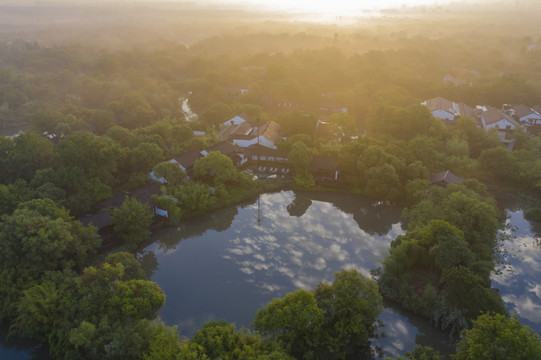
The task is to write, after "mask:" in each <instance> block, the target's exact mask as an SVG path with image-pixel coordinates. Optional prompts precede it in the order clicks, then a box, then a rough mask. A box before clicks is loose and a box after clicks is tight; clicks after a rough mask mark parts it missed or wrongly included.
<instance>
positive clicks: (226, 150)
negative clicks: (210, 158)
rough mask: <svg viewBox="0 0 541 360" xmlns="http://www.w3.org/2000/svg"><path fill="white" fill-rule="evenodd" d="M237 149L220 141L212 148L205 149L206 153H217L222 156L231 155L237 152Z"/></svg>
mask: <svg viewBox="0 0 541 360" xmlns="http://www.w3.org/2000/svg"><path fill="white" fill-rule="evenodd" d="M237 150H238V148H237V147H236V146H235V145H233V144H231V143H230V142H227V141H222V142H220V143H218V144H216V145H214V146H211V147H209V148H208V149H205V151H206V152H207V153H209V152H211V151H219V152H221V153H222V154H224V155H227V156H229V155H233V154H235V153H236V152H237Z"/></svg>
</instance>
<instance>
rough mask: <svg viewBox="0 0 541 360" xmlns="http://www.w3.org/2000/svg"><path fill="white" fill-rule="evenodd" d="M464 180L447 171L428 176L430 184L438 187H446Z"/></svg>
mask: <svg viewBox="0 0 541 360" xmlns="http://www.w3.org/2000/svg"><path fill="white" fill-rule="evenodd" d="M464 180H466V179H464V178H461V177H460V176H456V175H455V174H453V173H452V172H450V171H449V170H447V171H443V172H439V173H434V174H430V183H431V184H432V185H439V186H446V185H449V184H455V183H459V182H462V181H464Z"/></svg>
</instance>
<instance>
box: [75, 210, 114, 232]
mask: <svg viewBox="0 0 541 360" xmlns="http://www.w3.org/2000/svg"><path fill="white" fill-rule="evenodd" d="M78 220H79V221H80V222H81V223H82V224H83V225H84V226H88V225H90V224H92V225H94V226H95V227H97V228H98V230H101V229H104V228H106V227H108V226H111V225H112V222H111V214H109V211H107V210H105V211H100V212H98V213H95V214H87V215H83V216H81V217H80V218H79V219H78Z"/></svg>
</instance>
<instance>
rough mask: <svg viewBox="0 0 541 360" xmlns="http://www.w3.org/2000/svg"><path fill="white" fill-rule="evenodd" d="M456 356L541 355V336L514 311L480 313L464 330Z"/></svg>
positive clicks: (466, 359) (459, 359)
mask: <svg viewBox="0 0 541 360" xmlns="http://www.w3.org/2000/svg"><path fill="white" fill-rule="evenodd" d="M457 348H458V351H457V353H456V355H455V356H454V357H453V359H455V360H477V359H487V360H489V359H490V360H503V359H516V360H527V359H528V360H529V359H540V358H541V340H540V339H539V335H538V334H536V333H534V332H533V331H532V330H531V329H530V328H529V327H527V326H526V327H523V326H522V325H521V324H520V321H519V319H518V317H517V316H516V315H513V317H511V318H508V317H506V316H504V315H501V314H490V313H489V314H483V315H481V316H479V318H477V320H475V321H474V322H473V327H472V328H471V329H470V330H466V331H464V333H463V334H462V338H461V340H460V341H459V342H458V343H457Z"/></svg>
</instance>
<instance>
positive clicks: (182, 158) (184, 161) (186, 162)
mask: <svg viewBox="0 0 541 360" xmlns="http://www.w3.org/2000/svg"><path fill="white" fill-rule="evenodd" d="M202 157H203V155H201V152H200V151H199V150H192V151H188V152H186V153H184V154H180V155H179V156H177V157H176V158H175V160H176V161H177V162H178V163H179V164H180V165H182V167H183V168H184V169H189V168H191V167H193V165H194V164H195V162H196V161H197V160H198V159H200V158H202Z"/></svg>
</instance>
